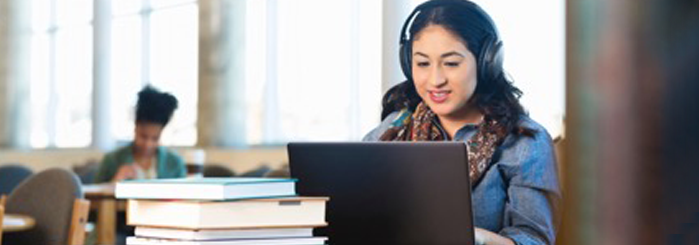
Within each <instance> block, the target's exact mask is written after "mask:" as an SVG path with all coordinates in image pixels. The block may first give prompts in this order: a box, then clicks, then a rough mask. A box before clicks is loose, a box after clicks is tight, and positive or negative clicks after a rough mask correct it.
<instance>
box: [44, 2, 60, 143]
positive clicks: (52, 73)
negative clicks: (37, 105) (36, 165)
mask: <svg viewBox="0 0 699 245" xmlns="http://www.w3.org/2000/svg"><path fill="white" fill-rule="evenodd" d="M56 1H57V0H52V1H51V3H50V4H49V5H50V9H51V10H50V14H49V29H48V30H47V34H48V39H49V71H48V72H49V77H48V79H49V81H48V82H49V92H48V95H49V99H48V102H49V103H48V108H47V110H46V113H47V114H48V115H47V117H46V119H47V123H46V127H47V129H46V133H47V136H48V142H47V145H46V147H49V148H51V147H56V146H57V144H56V138H57V133H56V132H57V128H58V125H57V124H58V103H59V100H58V89H57V87H58V86H57V84H56V83H57V82H58V79H56V46H57V45H56V40H57V37H56V35H57V33H58V24H57V16H56V15H57V13H56V11H57V10H56V8H57V6H56V5H57V3H56Z"/></svg>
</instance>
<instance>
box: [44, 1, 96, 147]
mask: <svg viewBox="0 0 699 245" xmlns="http://www.w3.org/2000/svg"><path fill="white" fill-rule="evenodd" d="M31 7H32V11H31V16H32V20H33V21H32V25H31V26H32V33H33V35H32V38H31V51H30V52H31V57H30V59H31V64H30V71H31V72H30V97H31V98H30V104H31V105H30V108H31V118H32V120H31V124H30V125H31V126H30V127H31V130H30V144H31V146H33V147H48V146H57V147H84V146H88V145H89V144H90V141H91V131H92V119H91V110H92V92H91V91H92V83H91V81H92V69H91V68H92V25H91V20H92V2H91V1H90V0H75V1H62V0H33V1H32V3H31Z"/></svg>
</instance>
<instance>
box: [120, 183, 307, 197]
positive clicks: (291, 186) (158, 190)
mask: <svg viewBox="0 0 699 245" xmlns="http://www.w3.org/2000/svg"><path fill="white" fill-rule="evenodd" d="M295 184H296V180H295V179H285V178H241V177H231V178H179V179H141V180H125V181H121V182H118V183H117V184H116V189H115V196H116V198H119V199H184V200H235V199H248V198H266V197H282V196H294V195H296V188H295Z"/></svg>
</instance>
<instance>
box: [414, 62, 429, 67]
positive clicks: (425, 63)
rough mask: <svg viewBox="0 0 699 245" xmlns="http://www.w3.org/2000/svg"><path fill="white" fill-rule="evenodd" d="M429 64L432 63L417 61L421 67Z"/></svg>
mask: <svg viewBox="0 0 699 245" xmlns="http://www.w3.org/2000/svg"><path fill="white" fill-rule="evenodd" d="M429 65H430V63H429V62H417V66H419V67H427V66H429Z"/></svg>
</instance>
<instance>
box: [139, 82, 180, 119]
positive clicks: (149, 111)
mask: <svg viewBox="0 0 699 245" xmlns="http://www.w3.org/2000/svg"><path fill="white" fill-rule="evenodd" d="M175 109H177V98H175V96H172V95H171V94H169V93H163V92H160V91H158V90H157V89H156V88H154V87H152V86H150V85H147V86H146V87H144V88H143V89H142V90H141V92H138V103H136V123H139V122H149V123H157V124H160V125H163V127H165V125H167V123H168V122H170V118H172V114H173V112H174V111H175Z"/></svg>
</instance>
